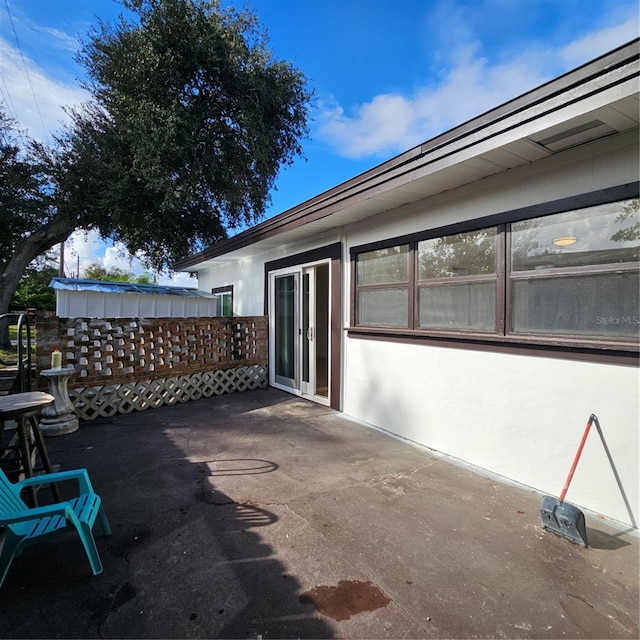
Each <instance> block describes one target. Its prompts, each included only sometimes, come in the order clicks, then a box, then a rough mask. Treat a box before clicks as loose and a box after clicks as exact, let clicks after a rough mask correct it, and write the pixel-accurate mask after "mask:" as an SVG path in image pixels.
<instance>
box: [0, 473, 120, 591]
mask: <svg viewBox="0 0 640 640" xmlns="http://www.w3.org/2000/svg"><path fill="white" fill-rule="evenodd" d="M65 480H77V481H78V485H79V496H78V497H77V498H74V499H72V500H66V501H62V502H57V503H55V504H49V505H44V506H42V507H33V508H31V507H28V506H27V505H26V504H25V503H24V502H23V500H22V498H21V497H20V492H21V491H22V490H23V489H24V488H26V487H31V486H34V485H39V484H49V483H51V482H62V481H65ZM96 518H99V519H100V524H101V525H102V530H103V531H104V534H105V535H110V533H111V527H110V526H109V521H108V520H107V516H106V514H105V512H104V508H103V507H102V503H101V501H100V496H99V495H97V494H96V493H94V492H93V487H92V486H91V481H90V480H89V474H88V473H87V470H86V469H76V470H73V471H61V472H59V473H47V474H43V475H41V476H36V477H34V478H27V479H25V480H21V481H20V482H16V483H15V484H13V483H11V482H9V480H8V479H7V476H6V475H5V474H4V472H3V471H2V470H1V469H0V526H2V527H4V528H5V540H4V545H3V546H2V552H1V553H0V587H2V583H3V582H4V579H5V576H6V575H7V572H8V571H9V567H10V566H11V562H12V561H13V559H14V558H15V557H17V556H19V555H20V554H21V553H22V550H23V549H24V548H25V547H28V546H30V545H32V544H37V543H39V542H46V541H48V540H50V539H51V538H53V537H55V536H58V535H59V534H60V533H62V532H63V531H67V530H70V529H71V528H72V527H75V529H76V531H77V532H78V535H79V536H80V540H81V541H82V545H83V546H84V549H85V551H86V553H87V558H88V559H89V563H90V564H91V570H92V571H93V574H94V575H98V574H99V573H102V562H101V561H100V556H99V555H98V549H97V548H96V543H95V540H94V538H93V525H94V523H95V521H96Z"/></svg>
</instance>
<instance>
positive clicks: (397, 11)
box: [0, 0, 639, 286]
mask: <svg viewBox="0 0 640 640" xmlns="http://www.w3.org/2000/svg"><path fill="white" fill-rule="evenodd" d="M222 4H223V6H225V5H228V4H232V5H234V6H236V7H237V8H242V7H243V6H244V5H245V4H248V5H249V6H251V7H252V8H253V9H255V11H256V12H257V14H258V17H259V20H260V22H261V23H262V24H263V25H264V26H265V27H266V28H267V29H268V32H269V36H270V44H271V48H272V49H273V51H274V52H275V54H276V55H277V56H278V57H280V58H282V59H284V60H288V61H290V62H293V63H294V64H295V65H296V66H297V67H298V68H299V69H300V70H301V71H302V72H303V73H304V74H305V75H306V76H307V78H308V79H309V83H310V86H311V87H312V88H313V89H315V91H316V95H317V97H316V102H315V105H314V109H313V112H312V117H313V120H312V122H311V137H310V139H309V140H306V141H305V143H304V155H305V158H304V159H302V158H301V159H299V160H298V161H297V162H296V163H295V164H294V166H292V167H291V168H288V169H287V170H283V171H282V173H281V174H280V176H279V178H278V180H277V191H274V193H273V194H272V197H273V204H272V206H271V208H270V209H269V211H268V213H267V216H273V215H276V214H278V213H281V212H282V211H285V210H286V209H288V208H290V207H293V206H295V205H296V204H299V203H301V202H303V201H304V200H307V199H309V198H312V197H313V196H315V195H317V194H319V193H321V192H322V191H324V190H326V189H329V188H331V187H333V186H335V185H337V184H339V183H340V182H343V181H345V180H348V179H349V178H351V177H353V176H355V175H357V174H358V173H361V172H362V171H366V170H367V169H370V168H371V167H373V166H375V165H377V164H379V163H381V162H384V161H385V160H387V159H389V158H391V157H393V156H395V155H397V154H398V153H401V152H402V151H404V150H406V149H409V148H410V147H412V146H414V145H416V144H420V143H421V142H424V141H425V140H428V139H430V138H431V137H433V136H435V135H437V134H439V133H442V132H443V131H446V130H448V129H450V128H452V127H454V126H456V125H458V124H460V123H462V122H464V121H466V120H468V119H469V118H472V117H474V116H476V115H479V114H480V113H482V112H484V111H486V110H488V109H490V108H492V107H495V106H497V105H499V104H501V103H503V102H505V101H507V100H509V99H511V98H514V97H516V96H518V95H520V94H522V93H524V92H526V91H528V90H530V89H533V88H534V87H536V86H538V85H540V84H542V83H544V82H546V81H548V80H550V79H552V78H554V77H556V76H558V75H560V74H562V73H564V72H566V71H569V70H570V69H573V68H575V67H577V66H579V65H581V64H583V63H585V62H587V61H589V60H591V59H593V58H595V57H597V56H599V55H601V54H603V53H605V52H607V51H610V50H611V49H614V48H615V47H617V46H620V45H622V44H624V43H625V42H628V41H629V40H631V39H633V38H635V37H638V35H639V26H638V11H639V9H638V2H637V0H630V1H628V0H608V1H603V0H249V1H248V2H244V0H242V1H235V0H222ZM122 10H123V9H122V6H121V5H120V4H119V3H118V2H115V1H114V0H0V99H1V100H2V102H3V103H4V104H5V105H6V108H8V110H9V113H10V114H11V115H13V116H14V117H15V118H16V119H17V120H18V121H19V122H20V123H21V125H22V126H23V127H24V128H25V129H27V130H28V132H29V134H30V135H31V136H32V137H35V138H39V139H43V140H50V139H51V134H52V133H53V132H55V131H57V130H58V129H59V128H60V124H61V122H63V121H64V119H65V115H64V112H63V111H62V109H61V106H62V105H65V104H66V105H69V104H73V103H76V102H79V101H82V100H83V99H84V98H85V97H86V96H85V95H84V93H83V92H82V90H81V89H80V86H79V79H80V78H81V77H82V72H83V70H82V68H80V67H78V65H76V63H75V62H74V54H75V52H76V51H77V50H78V47H79V40H80V38H81V37H82V36H83V35H84V34H85V33H86V32H87V30H88V29H89V28H90V27H91V25H92V24H95V23H96V19H97V18H96V17H99V18H101V19H103V20H106V21H111V20H113V19H115V18H116V17H117V15H118V14H119V13H121V12H122ZM67 255H68V268H69V269H70V270H71V271H74V270H76V268H77V267H76V264H77V261H78V259H79V260H80V270H81V271H82V268H83V265H85V266H87V265H88V264H89V263H90V262H100V263H102V264H104V265H105V266H121V267H123V268H126V269H132V270H133V271H135V272H139V271H141V270H142V267H141V266H140V265H139V263H138V262H137V261H135V260H134V262H133V263H129V261H128V258H126V257H125V256H123V255H121V252H120V251H118V248H117V247H111V246H108V245H105V243H103V242H101V241H100V240H99V238H97V237H95V236H94V235H89V237H85V236H84V235H82V234H78V235H77V237H74V238H73V241H72V242H71V243H70V247H69V250H68V251H67ZM160 280H161V282H163V283H168V282H169V280H168V278H167V277H161V279H160ZM173 282H174V283H177V284H187V285H188V286H196V285H195V281H194V280H191V281H187V280H186V279H185V277H184V274H183V275H182V276H178V278H177V279H176V278H174V279H173Z"/></svg>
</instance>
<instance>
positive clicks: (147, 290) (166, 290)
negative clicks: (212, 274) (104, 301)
mask: <svg viewBox="0 0 640 640" xmlns="http://www.w3.org/2000/svg"><path fill="white" fill-rule="evenodd" d="M49 286H50V287H51V288H52V289H60V290H66V291H98V292H101V293H144V294H151V295H160V296H182V297H183V298H213V297H215V296H213V295H211V294H210V293H206V292H204V291H198V289H191V288H189V287H169V286H165V285H159V284H137V283H135V282H105V281H103V280H77V279H76V278H53V280H51V282H50V283H49Z"/></svg>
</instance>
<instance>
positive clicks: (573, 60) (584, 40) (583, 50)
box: [560, 16, 638, 67]
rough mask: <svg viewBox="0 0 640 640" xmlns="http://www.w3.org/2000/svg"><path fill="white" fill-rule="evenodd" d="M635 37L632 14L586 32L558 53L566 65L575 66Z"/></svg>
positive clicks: (634, 23)
mask: <svg viewBox="0 0 640 640" xmlns="http://www.w3.org/2000/svg"><path fill="white" fill-rule="evenodd" d="M637 37H638V17H637V16H634V17H632V18H629V19H628V20H626V21H625V22H623V23H622V24H619V25H616V26H613V27H608V28H605V29H602V30H601V31H596V32H594V33H588V34H586V35H585V36H582V37H581V38H578V39H577V40H574V41H573V42H572V43H571V44H569V45H568V46H566V47H564V49H562V51H561V52H560V53H561V55H562V59H563V60H564V62H565V64H566V65H567V66H568V67H575V66H578V65H581V64H583V63H585V62H587V61H589V60H591V59H592V58H595V57H597V56H599V55H602V54H604V53H606V52H607V51H611V50H612V49H615V48H616V47H619V46H621V45H623V44H625V43H627V42H629V41H630V40H633V39H634V38H637Z"/></svg>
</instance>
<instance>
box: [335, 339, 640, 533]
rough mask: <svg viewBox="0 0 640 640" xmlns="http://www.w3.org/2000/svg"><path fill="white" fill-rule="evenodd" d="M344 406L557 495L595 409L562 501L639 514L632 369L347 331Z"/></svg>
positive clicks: (614, 513) (625, 517)
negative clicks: (358, 335)
mask: <svg viewBox="0 0 640 640" xmlns="http://www.w3.org/2000/svg"><path fill="white" fill-rule="evenodd" d="M344 375H345V380H344V388H345V401H344V412H345V413H347V414H349V415H351V416H353V417H355V418H357V419H359V420H362V421H364V422H367V423H369V424H372V425H375V426H377V427H381V428H383V429H385V430H387V431H391V432H392V433H394V434H397V435H399V436H401V437H404V438H407V439H409V440H412V441H414V442H416V443H419V444H422V445H425V446H427V447H430V448H432V449H435V450H437V451H440V452H442V453H446V454H448V455H451V456H454V457H456V458H459V459H461V460H464V461H466V462H470V463H471V464H474V465H477V466H479V467H482V468H484V469H488V470H490V471H492V472H494V473H497V474H500V475H503V476H505V477H507V478H511V479H513V480H516V481H518V482H522V483H524V484H526V485H528V486H531V487H534V488H536V489H538V490H541V491H544V492H547V493H549V494H550V495H554V496H558V495H559V494H560V491H561V490H562V487H563V486H564V481H565V479H566V477H567V474H568V472H569V469H570V466H571V462H572V460H573V456H574V455H575V452H576V450H577V448H578V444H579V442H580V438H581V437H582V432H583V430H584V427H585V425H586V423H587V420H588V418H589V415H590V414H591V413H595V414H596V415H597V416H598V419H599V420H600V423H601V425H602V429H603V432H604V435H605V438H606V441H607V445H608V446H609V449H610V451H611V455H612V458H613V460H614V463H615V465H616V468H617V472H618V474H619V475H620V477H621V479H622V484H623V489H624V491H625V492H626V495H627V499H628V500H629V502H630V504H631V505H633V509H634V513H633V517H631V516H630V514H629V513H628V510H627V508H626V505H625V502H624V499H623V497H622V495H621V491H620V488H619V487H618V485H617V483H616V480H615V476H614V473H613V471H612V469H611V466H610V464H609V461H608V458H607V455H606V453H605V450H604V448H603V446H602V443H601V441H600V439H599V437H598V434H597V431H596V430H595V427H594V428H593V431H592V433H591V434H590V436H589V439H588V440H587V444H586V446H585V449H584V452H583V454H582V458H581V460H580V464H579V466H578V470H577V471H576V474H575V476H574V479H573V482H572V484H571V488H570V490H569V493H568V494H567V500H569V501H570V502H572V503H573V504H577V505H579V506H582V507H585V508H589V509H592V510H594V511H597V512H600V513H603V514H605V515H607V516H609V517H612V518H615V519H617V520H620V521H622V522H627V523H630V524H632V523H633V522H632V520H633V521H635V522H636V523H637V522H638V521H639V520H640V513H639V512H638V505H639V504H640V494H639V490H638V487H639V486H640V484H639V483H640V476H639V473H638V468H639V465H638V451H639V446H640V443H639V439H638V425H640V412H639V404H640V403H639V401H638V389H639V388H640V375H639V373H638V369H637V368H634V367H623V366H614V365H603V364H595V363H590V362H576V361H568V360H558V359H551V358H543V357H533V356H518V355H506V354H500V353H491V352H481V351H473V350H464V349H457V348H439V347H431V346H426V345H414V344H398V343H392V342H383V341H374V340H363V339H347V340H346V343H345V374H344Z"/></svg>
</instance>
